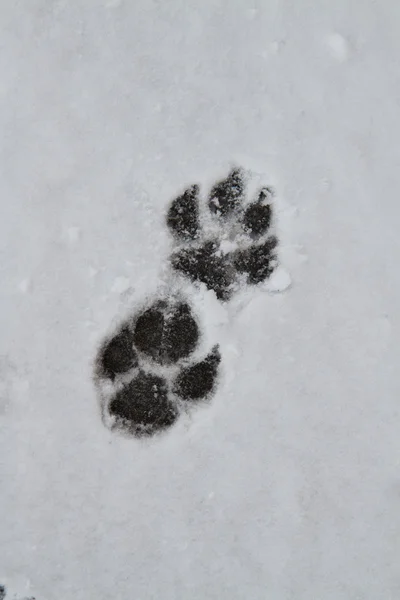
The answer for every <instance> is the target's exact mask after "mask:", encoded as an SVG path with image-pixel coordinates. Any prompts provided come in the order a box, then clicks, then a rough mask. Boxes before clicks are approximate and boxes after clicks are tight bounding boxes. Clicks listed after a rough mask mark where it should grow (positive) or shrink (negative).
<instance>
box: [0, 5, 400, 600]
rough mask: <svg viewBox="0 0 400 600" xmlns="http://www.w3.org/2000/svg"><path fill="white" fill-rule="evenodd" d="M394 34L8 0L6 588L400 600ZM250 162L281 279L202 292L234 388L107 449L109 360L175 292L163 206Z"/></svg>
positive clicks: (331, 23) (352, 19)
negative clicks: (268, 205) (96, 373)
mask: <svg viewBox="0 0 400 600" xmlns="http://www.w3.org/2000/svg"><path fill="white" fill-rule="evenodd" d="M399 19H400V5H399V3H398V2H396V1H395V0H392V1H390V0H386V2H383V3H377V2H375V1H374V0H336V1H335V2H332V1H331V0H321V1H320V2H313V1H311V0H304V1H302V2H297V3H296V2H289V1H287V0H252V1H251V2H249V1H248V0H232V1H231V2H221V1H220V0H201V2H200V0H170V1H169V2H160V1H159V0H135V1H134V2H130V1H129V0H119V1H110V0H103V1H102V0H96V1H95V0H74V1H71V2H67V1H65V0H30V1H29V2H28V1H26V2H22V1H17V0H3V1H2V2H1V3H0V47H1V52H0V128H1V129H0V130H1V136H0V148H1V161H0V194H1V196H0V198H1V219H0V252H1V313H0V323H1V325H0V331H1V336H0V478H1V494H0V519H1V522H0V523H1V526H0V531H1V538H0V583H3V584H5V585H7V587H8V589H9V595H10V598H12V597H14V596H15V597H19V598H21V597H23V596H25V597H27V596H28V595H29V596H35V598H36V600H52V599H57V600H71V599H72V598H73V599H74V600H92V599H93V600H106V599H109V598H113V599H121V600H122V599H127V598H132V599H135V600H145V599H146V600H147V599H150V598H155V599H161V598H162V599H163V600H202V599H205V598H207V599H215V600H222V599H227V600H228V599H229V600H236V599H237V600H242V599H246V600H265V599H268V600H291V599H293V600H311V599H318V600H376V599H378V598H379V599H382V600H398V599H399V598H400V571H399V567H398V562H399V561H398V557H399V553H400V511H399V503H400V472H399V456H400V436H399V431H400V419H399V402H400V385H399V384H400V376H399V342H398V340H399V335H400V331H399V306H400V270H399V268H398V260H399V257H400V236H399V225H400V218H399V217H400V202H399V200H398V190H399V187H400V168H399V167H400V144H399V138H400V116H399V98H400V77H399V56H400V35H399V29H400V20H399ZM232 163H236V164H239V165H243V166H244V167H246V168H250V169H253V170H254V171H255V172H258V173H262V174H264V175H265V178H266V181H267V182H268V184H270V185H271V186H272V187H273V188H274V189H275V192H276V198H277V199H278V200H277V204H279V207H278V211H277V228H278V233H279V237H280V241H281V250H280V257H281V262H282V269H284V270H283V271H280V275H279V277H278V278H277V280H275V284H274V285H272V288H273V289H272V291H279V290H282V289H284V288H288V289H286V291H285V292H284V293H282V294H275V293H273V294H272V293H271V294H270V293H266V291H265V289H259V288H256V289H250V288H249V289H247V290H245V291H243V293H242V294H240V297H239V296H238V297H237V299H235V300H234V301H233V302H232V303H230V304H229V305H228V306H227V307H221V305H219V303H217V302H216V301H215V298H213V297H212V294H211V295H210V294H209V293H205V292H204V291H203V292H202V291H201V290H200V291H199V292H198V293H197V296H194V302H195V303H196V306H198V309H199V311H200V313H201V316H200V318H201V319H202V322H203V323H204V328H205V331H207V332H209V334H210V338H207V339H209V341H210V343H211V342H212V341H214V339H217V340H218V341H219V342H220V344H221V351H222V353H223V359H224V360H223V365H222V373H221V380H220V383H219V387H218V390H217V393H216V395H215V397H214V399H213V400H212V402H211V403H210V404H209V405H205V406H202V407H201V408H199V409H198V410H196V411H194V412H193V413H192V416H191V417H190V418H189V417H188V418H187V419H186V420H185V419H182V420H180V421H179V423H178V425H177V426H176V427H175V428H174V429H173V430H171V431H170V432H169V433H166V434H165V435H163V436H160V437H156V438H152V439H151V440H149V441H146V442H143V441H137V440H130V439H126V438H123V437H120V436H118V435H116V434H112V433H111V432H110V431H108V430H107V429H106V428H105V427H104V426H103V424H102V422H101V419H100V414H99V408H98V401H97V397H96V392H95V388H94V385H93V381H92V368H93V360H94V357H95V353H96V351H97V348H98V345H99V343H100V342H101V340H102V339H103V338H104V336H105V335H106V334H107V333H109V332H110V331H111V330H112V328H113V327H114V326H115V324H118V322H119V321H120V319H121V318H122V316H123V315H125V314H127V313H128V312H129V311H130V310H134V308H135V306H136V305H139V304H140V303H142V302H144V301H146V299H148V300H151V298H152V297H154V295H156V294H157V293H159V292H160V290H161V289H162V286H163V282H162V273H163V272H165V270H164V271H163V268H164V267H163V265H165V261H166V259H167V257H168V253H169V251H170V249H171V240H170V237H169V235H168V232H167V231H166V227H165V225H164V218H165V211H166V209H167V206H168V203H169V202H170V200H171V199H172V198H173V197H174V195H176V194H177V193H178V192H179V191H181V190H182V189H183V188H184V186H186V185H190V184H193V183H199V184H201V185H202V190H203V192H206V190H207V189H208V188H207V186H210V185H212V183H213V182H214V181H215V180H216V179H217V178H218V177H220V175H221V174H223V173H224V172H225V171H226V170H227V169H228V168H229V166H230V165H231V164H232ZM279 199H280V203H279ZM289 273H290V276H289ZM290 281H291V285H290V287H288V286H289V283H290ZM274 286H275V287H274ZM187 287H188V293H191V292H190V289H189V288H191V286H189V285H188V286H187ZM182 289H183V288H182ZM267 291H268V290H267ZM211 338H212V339H211ZM396 340H397V342H396Z"/></svg>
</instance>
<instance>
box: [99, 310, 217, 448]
mask: <svg viewBox="0 0 400 600" xmlns="http://www.w3.org/2000/svg"><path fill="white" fill-rule="evenodd" d="M199 342H200V330H199V326H198V323H197V321H196V319H195V318H194V316H193V314H192V311H191V308H190V306H189V304H188V303H187V302H185V301H182V300H180V299H171V298H168V299H161V300H158V301H156V302H154V303H153V304H152V305H151V306H150V307H148V308H146V309H145V310H143V311H141V312H140V313H139V314H134V315H132V317H131V318H130V319H128V320H126V321H125V322H124V323H122V325H121V326H120V328H119V330H118V331H117V332H115V333H114V335H113V336H112V337H111V338H110V339H108V340H107V341H106V342H105V343H104V344H103V345H102V347H101V349H100V351H99V353H98V356H97V359H96V382H97V385H98V388H99V391H100V399H101V408H102V415H103V421H104V423H105V424H106V425H107V426H108V427H109V428H110V429H111V430H119V431H122V432H124V433H128V434H131V435H134V436H136V437H144V436H152V435H155V434H157V433H160V432H161V431H163V430H166V429H168V428H170V427H171V426H172V425H173V424H174V423H175V422H176V421H177V419H178V417H179V415H180V413H181V412H182V411H184V410H185V409H187V408H188V407H190V406H191V405H193V404H194V403H196V402H199V401H202V400H205V399H208V398H209V397H210V395H211V394H212V393H213V391H214V390H215V387H216V382H217V378H218V367H219V363H220V361H221V356H220V353H219V349H218V346H215V347H214V348H213V349H212V350H211V352H209V353H208V355H207V356H206V357H205V358H204V357H201V358H202V359H201V360H194V359H193V356H194V355H196V356H197V358H200V357H199V356H198V352H196V351H197V350H198V346H199Z"/></svg>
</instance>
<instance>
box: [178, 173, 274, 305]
mask: <svg viewBox="0 0 400 600" xmlns="http://www.w3.org/2000/svg"><path fill="white" fill-rule="evenodd" d="M273 220H274V219H273V193H272V191H271V189H270V188H268V187H261V188H260V189H259V190H258V191H257V193H256V196H255V198H250V199H247V198H246V190H245V173H244V171H243V170H242V169H239V168H235V169H232V170H231V172H230V173H229V174H228V176H227V177H226V178H225V179H223V180H222V181H219V182H217V183H216V184H215V185H214V186H213V187H212V189H211V191H210V193H209V194H208V197H207V199H206V202H201V198H200V188H199V186H198V185H193V186H191V187H188V188H187V189H186V190H185V191H184V192H183V194H181V195H180V196H178V197H177V198H176V199H174V200H173V202H172V204H171V206H170V208H169V211H168V214H167V225H168V227H169V229H170V231H171V232H172V234H173V236H174V239H175V242H176V246H177V248H176V249H175V250H174V251H173V253H172V255H171V258H170V262H171V265H172V268H173V269H174V270H175V271H177V272H179V273H181V274H182V275H183V276H185V277H187V278H188V279H189V280H190V281H192V282H198V283H203V284H205V285H206V287H207V288H208V289H209V290H213V291H214V292H215V294H216V296H217V298H218V299H219V300H222V301H227V300H229V299H230V298H231V297H232V295H233V294H234V293H235V291H237V290H238V289H239V288H240V286H241V285H243V284H249V285H256V284H258V283H261V282H263V281H265V280H267V279H268V278H269V277H270V275H271V274H272V273H273V271H274V269H275V268H276V266H277V264H278V260H277V245H278V240H277V238H276V237H275V236H274V235H272V233H271V230H272V229H273Z"/></svg>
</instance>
